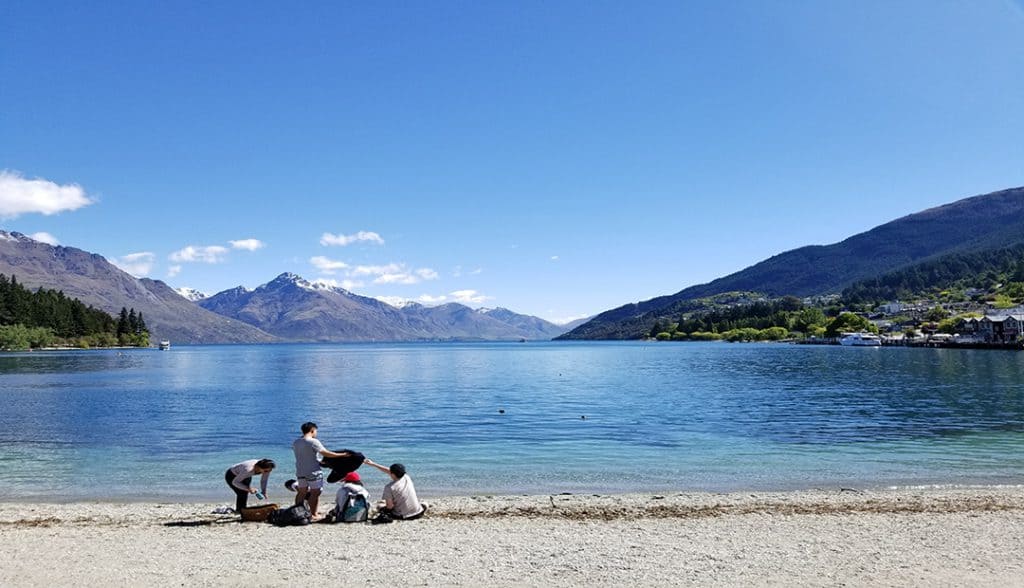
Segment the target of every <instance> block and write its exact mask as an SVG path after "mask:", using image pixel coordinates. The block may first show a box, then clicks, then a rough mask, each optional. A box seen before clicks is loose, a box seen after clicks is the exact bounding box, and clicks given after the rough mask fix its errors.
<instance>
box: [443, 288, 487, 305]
mask: <svg viewBox="0 0 1024 588" xmlns="http://www.w3.org/2000/svg"><path fill="white" fill-rule="evenodd" d="M451 297H452V300H453V301H455V302H459V303H461V304H483V303H484V302H486V301H488V300H491V299H492V298H493V296H484V295H483V294H481V293H480V292H477V291H476V290H456V291H455V292H452V293H451Z"/></svg>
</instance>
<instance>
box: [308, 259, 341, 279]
mask: <svg viewBox="0 0 1024 588" xmlns="http://www.w3.org/2000/svg"><path fill="white" fill-rule="evenodd" d="M309 263H311V264H313V267H315V268H316V269H318V270H319V271H320V272H321V273H324V274H328V275H331V274H333V273H335V272H337V271H339V270H343V269H348V264H347V263H345V262H344V261H337V260H334V259H330V258H329V257H324V256H323V255H317V256H315V257H310V258H309Z"/></svg>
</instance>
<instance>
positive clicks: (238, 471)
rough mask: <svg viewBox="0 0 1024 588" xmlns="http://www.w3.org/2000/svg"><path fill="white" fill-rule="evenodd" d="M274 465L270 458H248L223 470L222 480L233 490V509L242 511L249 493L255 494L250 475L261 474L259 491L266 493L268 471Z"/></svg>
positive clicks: (272, 468) (270, 470) (268, 478)
mask: <svg viewBox="0 0 1024 588" xmlns="http://www.w3.org/2000/svg"><path fill="white" fill-rule="evenodd" d="M274 467H276V465H275V464H274V460H272V459H250V460H247V461H243V462H241V463H236V464H235V465H233V466H231V467H229V468H228V471H226V472H224V481H225V482H227V483H228V486H229V487H230V488H231V489H232V490H234V491H235V511H236V512H239V513H240V512H242V509H243V508H245V505H246V503H248V501H249V495H250V494H256V488H253V487H252V477H253V476H261V478H260V492H261V493H262V494H263V495H264V496H265V495H266V494H267V481H269V480H270V472H272V471H273V470H274Z"/></svg>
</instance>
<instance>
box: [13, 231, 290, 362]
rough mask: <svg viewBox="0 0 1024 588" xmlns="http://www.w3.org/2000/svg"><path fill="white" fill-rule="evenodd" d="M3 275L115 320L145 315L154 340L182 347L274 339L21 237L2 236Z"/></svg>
mask: <svg viewBox="0 0 1024 588" xmlns="http://www.w3.org/2000/svg"><path fill="white" fill-rule="evenodd" d="M0 274H6V275H8V276H11V275H14V276H17V278H18V281H19V282H20V283H21V284H22V285H23V286H25V287H28V288H32V289H35V288H39V287H44V288H51V289H54V290H61V291H63V292H64V294H66V295H67V296H71V297H72V298H77V299H79V300H81V301H82V302H84V303H86V304H89V305H92V306H93V307H95V308H98V309H100V310H103V311H105V312H107V313H110V314H112V315H114V316H117V314H118V313H119V312H120V310H121V308H134V309H135V310H136V311H141V312H142V313H143V316H144V317H145V319H146V325H147V326H148V327H149V330H150V335H151V340H154V341H156V340H160V339H169V340H172V341H175V342H179V343H269V342H271V341H275V340H277V338H276V337H274V336H273V335H270V334H268V333H265V332H263V331H261V330H259V329H257V328H255V327H253V326H251V325H247V324H245V323H243V322H241V321H236V320H234V319H231V318H228V317H224V316H221V315H218V314H216V313H213V312H210V311H208V310H206V309H204V308H201V307H199V306H196V305H195V304H193V303H192V302H189V301H188V300H186V299H184V298H182V297H181V295H179V294H178V293H177V292H175V291H174V290H173V289H171V287H170V286H168V285H167V284H165V283H163V282H161V281H158V280H150V279H148V278H142V279H138V278H135V277H132V276H131V275H129V274H127V273H125V272H124V271H122V270H121V269H119V268H118V267H117V266H115V265H113V264H112V263H110V262H108V261H107V260H106V259H104V258H103V256H101V255H97V254H95V253H88V252H86V251H82V250H81V249H76V248H74V247H61V246H56V247H55V246H52V245H48V244H46V243H42V242H39V241H36V240H34V239H32V238H30V237H27V236H25V235H22V234H21V233H8V232H6V231H0Z"/></svg>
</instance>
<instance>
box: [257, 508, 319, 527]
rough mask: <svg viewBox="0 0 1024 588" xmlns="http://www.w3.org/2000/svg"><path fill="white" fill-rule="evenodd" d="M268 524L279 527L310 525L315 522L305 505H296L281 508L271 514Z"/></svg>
mask: <svg viewBox="0 0 1024 588" xmlns="http://www.w3.org/2000/svg"><path fill="white" fill-rule="evenodd" d="M267 522H268V523H270V524H272V525H276V526H278V527H290V526H293V525H308V524H310V523H311V522H313V515H311V514H310V512H309V508H308V507H307V506H306V505H305V504H296V505H295V506H289V507H288V508H279V509H277V510H275V511H273V512H271V513H270V516H268V517H267Z"/></svg>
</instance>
